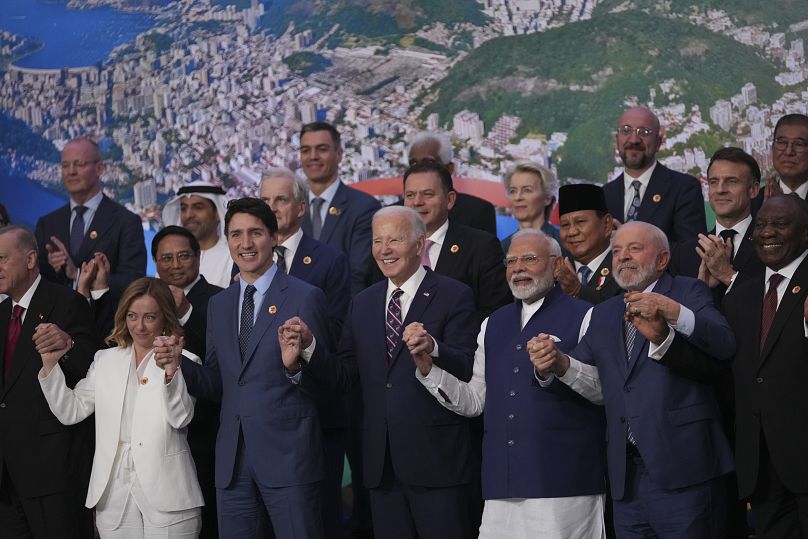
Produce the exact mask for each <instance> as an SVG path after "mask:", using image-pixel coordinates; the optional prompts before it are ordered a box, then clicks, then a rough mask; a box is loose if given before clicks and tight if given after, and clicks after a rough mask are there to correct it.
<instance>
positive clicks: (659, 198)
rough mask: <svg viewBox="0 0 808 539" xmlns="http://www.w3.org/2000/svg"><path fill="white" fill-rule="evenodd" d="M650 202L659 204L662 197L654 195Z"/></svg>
mask: <svg viewBox="0 0 808 539" xmlns="http://www.w3.org/2000/svg"><path fill="white" fill-rule="evenodd" d="M651 200H653V201H654V202H659V201H660V200H662V195H654V196H653V198H651Z"/></svg>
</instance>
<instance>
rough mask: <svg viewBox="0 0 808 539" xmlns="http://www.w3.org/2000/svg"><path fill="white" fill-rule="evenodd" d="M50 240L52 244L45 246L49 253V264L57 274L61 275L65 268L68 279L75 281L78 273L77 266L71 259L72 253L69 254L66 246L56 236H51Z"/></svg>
mask: <svg viewBox="0 0 808 539" xmlns="http://www.w3.org/2000/svg"><path fill="white" fill-rule="evenodd" d="M50 239H51V243H47V244H45V250H46V251H47V252H48V264H50V267H52V268H53V271H55V272H56V273H59V272H60V271H61V270H62V269H63V268H64V270H65V275H66V276H67V278H68V279H70V280H74V279H75V278H76V273H77V271H76V264H74V263H73V260H72V259H71V258H70V253H68V252H67V248H66V247H65V244H64V243H62V242H61V240H59V238H57V237H56V236H51V238H50Z"/></svg>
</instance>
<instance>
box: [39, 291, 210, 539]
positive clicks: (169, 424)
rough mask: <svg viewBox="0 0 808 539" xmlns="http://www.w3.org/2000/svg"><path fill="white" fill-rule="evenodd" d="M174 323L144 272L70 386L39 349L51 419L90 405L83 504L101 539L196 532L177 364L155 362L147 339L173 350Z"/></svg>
mask: <svg viewBox="0 0 808 539" xmlns="http://www.w3.org/2000/svg"><path fill="white" fill-rule="evenodd" d="M181 333H182V329H181V327H180V324H179V322H178V320H177V314H176V310H175V307H174V300H173V297H172V295H171V291H170V290H169V288H168V286H167V285H166V284H165V283H163V282H162V281H159V280H157V279H153V278H149V277H143V278H141V279H138V280H136V281H135V282H133V283H132V284H131V285H129V287H128V288H127V289H126V291H125V292H124V294H123V297H122V298H121V301H120V303H119V306H118V310H117V311H116V313H115V328H114V330H113V332H112V334H111V335H110V336H109V338H108V339H107V342H109V343H112V342H114V343H116V344H117V347H115V348H110V349H107V350H99V351H98V353H97V354H96V355H95V360H94V362H93V363H92V365H91V366H90V370H89V371H88V372H87V377H86V378H84V379H83V380H81V381H80V382H79V383H78V384H76V387H75V389H72V390H71V389H70V388H68V387H67V385H66V384H65V378H64V374H63V373H62V370H61V368H60V367H59V364H58V357H54V356H57V354H56V353H53V354H42V370H41V371H40V373H39V383H40V386H41V387H42V392H43V393H44V394H45V398H46V399H47V401H48V404H49V406H50V409H51V411H52V412H53V414H54V415H55V416H56V417H57V418H59V421H61V422H62V423H64V424H66V425H71V424H74V423H78V422H79V421H82V420H83V419H85V418H86V417H87V416H89V415H90V414H92V413H93V412H95V456H94V458H93V469H92V475H91V476H90V488H89V491H88V492H87V502H86V505H87V507H95V509H96V526H97V528H98V531H99V533H100V534H101V537H102V538H104V539H106V538H115V539H118V538H126V539H129V538H135V537H137V538H143V537H197V536H198V534H199V529H200V507H201V506H202V505H203V501H202V493H201V491H200V489H199V483H198V482H197V478H196V469H195V468H194V463H193V460H192V459H191V453H190V451H189V449H188V443H187V441H186V439H185V433H186V427H187V425H188V423H190V422H191V418H192V417H193V415H194V402H193V400H192V398H191V397H190V396H189V395H188V390H187V388H186V386H185V380H184V379H183V377H182V371H179V370H173V369H169V370H170V371H171V372H169V370H166V371H164V370H162V369H161V368H160V367H158V366H157V364H156V363H155V350H154V348H155V347H159V348H160V350H161V351H162V350H168V352H161V353H162V354H164V355H163V357H161V358H158V359H161V360H170V359H171V356H174V359H178V356H179V354H180V353H182V338H181V337H179V335H181ZM166 336H167V337H166ZM186 355H187V352H186ZM191 359H196V358H191ZM172 363H174V364H176V361H174V362H172Z"/></svg>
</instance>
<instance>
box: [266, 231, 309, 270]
mask: <svg viewBox="0 0 808 539" xmlns="http://www.w3.org/2000/svg"><path fill="white" fill-rule="evenodd" d="M301 239H303V229H302V228H298V229H297V232H295V233H294V234H292V235H291V236H289V237H288V238H286V241H284V242H283V243H281V247H286V251H285V252H284V253H283V261H284V262H285V263H286V273H289V270H291V269H292V261H293V260H294V259H295V253H297V248H298V247H299V246H300V240H301ZM273 260H274V261H275V263H276V264H277V263H278V253H277V252H275V254H274V255H273Z"/></svg>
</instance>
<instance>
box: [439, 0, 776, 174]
mask: <svg viewBox="0 0 808 539" xmlns="http://www.w3.org/2000/svg"><path fill="white" fill-rule="evenodd" d="M738 1H740V0H738ZM776 73H777V70H776V69H775V67H773V66H772V63H771V61H770V60H766V59H763V58H761V57H759V56H758V54H757V51H756V50H755V49H753V48H751V47H747V46H745V45H742V44H740V43H738V42H736V41H734V40H733V39H731V38H729V37H725V36H722V35H717V34H714V33H712V32H710V31H708V30H706V29H704V28H701V27H698V26H693V25H691V24H689V23H687V22H684V21H677V20H671V19H668V18H663V17H660V16H652V15H648V14H646V13H643V12H639V11H627V12H625V11H624V12H621V13H619V14H605V15H600V16H597V17H594V18H593V19H590V20H587V21H582V22H578V23H574V24H569V25H567V26H564V27H562V28H559V29H555V30H550V31H548V32H544V33H541V34H531V35H527V36H517V37H507V38H498V39H494V40H491V41H488V42H486V43H485V44H484V45H483V46H481V47H480V48H478V49H476V50H475V51H473V52H472V53H471V54H469V56H468V57H466V58H465V59H463V61H461V62H460V63H458V64H457V65H456V66H455V67H454V68H453V69H452V71H451V72H450V74H449V76H448V77H447V78H446V79H444V80H443V81H441V82H439V83H438V84H437V85H435V86H434V87H433V88H432V90H431V91H432V92H437V100H436V101H435V102H434V103H432V104H431V105H430V106H428V107H427V109H426V110H425V111H424V117H425V116H426V115H428V114H429V113H431V112H438V113H439V114H440V117H441V122H445V121H447V120H448V119H449V118H450V117H451V116H452V115H453V114H455V113H456V112H458V111H460V110H463V109H470V110H473V111H475V112H478V113H479V114H480V117H481V118H482V119H483V120H484V122H485V125H486V129H488V128H490V127H491V125H492V124H493V122H494V121H496V119H497V118H498V117H499V116H500V115H502V114H503V113H507V114H516V115H518V116H521V117H522V118H523V122H522V126H521V128H520V129H521V133H522V134H525V133H526V132H528V131H531V130H533V131H539V132H542V133H546V134H549V133H550V132H552V131H567V132H568V133H569V138H568V140H567V144H566V145H565V146H564V148H563V149H562V151H561V152H560V154H558V157H560V158H561V160H562V161H561V163H560V171H559V172H560V175H561V176H562V177H577V178H592V179H596V178H603V177H604V175H605V173H606V171H608V170H610V169H611V168H612V166H613V160H612V155H613V153H612V152H613V146H612V143H613V142H612V139H613V137H612V136H611V134H612V132H613V127H614V121H615V120H616V118H617V117H618V116H619V114H620V111H621V110H622V109H623V107H624V105H623V103H624V101H625V99H626V98H628V97H631V96H637V97H638V98H639V100H640V101H641V102H647V101H648V99H649V89H650V88H654V87H656V88H657V98H656V101H655V104H656V105H657V106H660V105H666V104H668V100H667V98H665V97H664V96H662V92H661V91H660V90H659V84H660V83H662V82H663V81H667V80H671V79H672V80H674V81H675V90H674V94H675V95H674V96H673V99H672V102H684V103H686V104H688V105H689V104H698V105H700V106H701V110H702V111H703V117H705V118H707V117H708V109H709V107H710V106H712V104H713V103H714V102H715V100H717V99H726V98H728V97H729V96H731V95H733V94H735V93H738V92H739V91H740V88H741V86H743V85H744V84H745V83H746V82H750V81H751V82H753V83H754V84H755V85H756V86H757V88H758V95H759V97H760V98H761V99H763V100H768V101H771V100H774V99H776V98H777V97H778V96H779V95H781V94H782V89H780V88H779V86H778V85H777V83H776V82H775V81H774V76H775V74H776ZM575 85H578V88H575ZM705 151H706V152H708V153H709V152H710V151H712V149H711V148H706V149H705ZM573 155H574V156H575V158H574V159H564V157H565V156H573ZM582 156H584V157H582Z"/></svg>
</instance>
